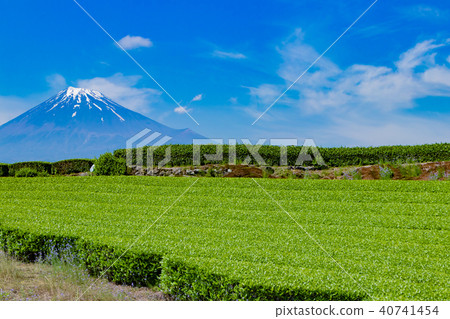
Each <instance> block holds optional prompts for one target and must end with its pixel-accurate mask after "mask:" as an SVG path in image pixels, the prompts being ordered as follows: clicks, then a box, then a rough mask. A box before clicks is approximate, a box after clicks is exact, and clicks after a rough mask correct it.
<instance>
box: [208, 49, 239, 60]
mask: <svg viewBox="0 0 450 319" xmlns="http://www.w3.org/2000/svg"><path fill="white" fill-rule="evenodd" d="M212 55H213V56H214V57H217V58H221V59H237V60H239V59H246V58H247V56H245V55H244V54H242V53H239V52H225V51H221V50H214V51H213V53H212Z"/></svg>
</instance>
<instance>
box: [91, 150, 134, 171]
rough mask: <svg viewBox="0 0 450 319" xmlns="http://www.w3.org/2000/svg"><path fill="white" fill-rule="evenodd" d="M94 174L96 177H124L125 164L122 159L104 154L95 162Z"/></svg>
mask: <svg viewBox="0 0 450 319" xmlns="http://www.w3.org/2000/svg"><path fill="white" fill-rule="evenodd" d="M94 172H95V174H97V175H125V174H126V172H127V164H126V162H125V160H124V159H122V158H117V157H114V156H113V155H112V154H111V153H105V154H103V155H101V156H100V157H99V158H98V160H97V161H96V162H95V170H94Z"/></svg>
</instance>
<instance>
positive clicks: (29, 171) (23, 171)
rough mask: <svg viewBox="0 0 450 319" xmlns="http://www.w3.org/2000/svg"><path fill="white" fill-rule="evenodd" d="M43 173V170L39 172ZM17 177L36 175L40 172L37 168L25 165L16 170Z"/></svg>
mask: <svg viewBox="0 0 450 319" xmlns="http://www.w3.org/2000/svg"><path fill="white" fill-rule="evenodd" d="M39 173H41V172H39ZM47 174H48V173H47ZM15 176H16V177H36V176H38V172H37V171H36V170H35V169H32V168H28V167H24V168H21V169H19V170H18V171H16V173H15Z"/></svg>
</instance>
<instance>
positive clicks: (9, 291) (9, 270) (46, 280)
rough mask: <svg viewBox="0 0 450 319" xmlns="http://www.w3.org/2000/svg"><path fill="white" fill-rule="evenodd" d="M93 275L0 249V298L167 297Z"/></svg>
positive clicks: (71, 266) (117, 298) (11, 299)
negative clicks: (24, 258)
mask: <svg viewBox="0 0 450 319" xmlns="http://www.w3.org/2000/svg"><path fill="white" fill-rule="evenodd" d="M95 279H96V278H92V277H91V276H89V274H88V273H87V272H86V270H83V269H81V268H78V267H75V266H73V265H68V264H65V263H58V262H55V263H53V264H48V263H42V262H41V263H23V262H19V261H17V260H15V259H14V258H11V257H10V256H7V255H6V254H5V253H4V252H2V251H0V300H4V301H6V300H8V301H15V300H16V301H17V300H31V301H32V300H54V301H57V300H59V301H65V300H78V299H79V298H80V297H81V298H80V300H95V301H103V300H111V301H113V300H119V301H124V300H164V299H167V297H166V296H164V295H163V294H162V293H160V292H155V291H154V290H151V289H148V288H133V287H127V286H118V285H114V284H112V283H110V282H107V281H105V280H103V279H101V280H98V281H97V282H96V281H95ZM88 288H90V289H89V290H88ZM83 293H84V294H83Z"/></svg>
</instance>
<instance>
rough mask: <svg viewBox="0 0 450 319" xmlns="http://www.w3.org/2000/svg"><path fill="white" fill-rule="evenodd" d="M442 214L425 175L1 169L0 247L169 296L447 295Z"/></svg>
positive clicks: (440, 189) (446, 189)
mask: <svg viewBox="0 0 450 319" xmlns="http://www.w3.org/2000/svg"><path fill="white" fill-rule="evenodd" d="M449 212H450V183H448V182H438V181H351V180H299V179H297V180H294V179H285V180H274V179H255V180H253V179H225V178H200V179H196V178H171V177H138V176H136V177H134V176H133V177H132V176H119V177H66V178H61V177H47V178H39V177H37V178H2V179H0V249H1V250H4V251H7V252H8V253H10V254H11V255H14V256H17V257H18V258H21V259H24V260H28V261H34V260H36V259H37V258H39V257H42V256H45V255H49V254H56V255H58V256H66V257H67V256H71V258H73V259H75V260H76V262H78V263H80V264H81V265H82V266H83V267H85V268H86V269H88V271H89V272H90V273H91V274H93V275H104V276H105V277H106V278H108V279H109V280H111V281H114V282H117V283H125V284H132V285H144V286H145V285H151V286H153V285H157V286H158V287H160V289H161V290H163V291H164V292H166V293H168V294H170V295H171V296H173V298H175V299H181V300H238V299H239V300H449V299H450V288H449V287H450V282H449V279H450V277H449V275H448V274H449V273H450V269H449V267H450V266H449V265H450V263H449V260H450V258H449V257H450V236H449V234H450V231H449V228H450V226H449V225H450V218H449ZM119 257H120V259H118V258H119Z"/></svg>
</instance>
